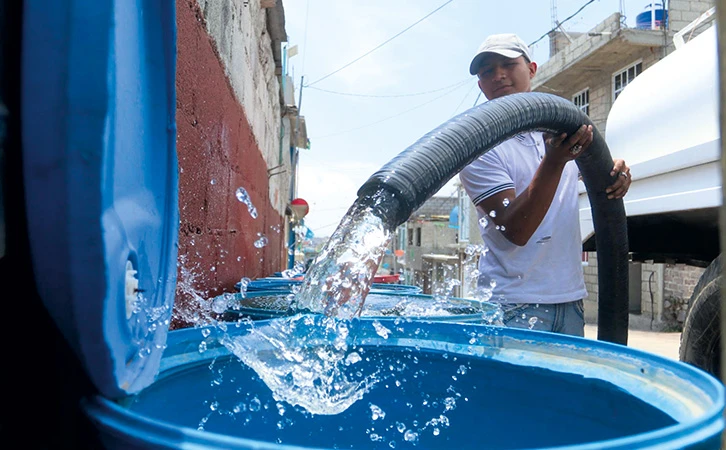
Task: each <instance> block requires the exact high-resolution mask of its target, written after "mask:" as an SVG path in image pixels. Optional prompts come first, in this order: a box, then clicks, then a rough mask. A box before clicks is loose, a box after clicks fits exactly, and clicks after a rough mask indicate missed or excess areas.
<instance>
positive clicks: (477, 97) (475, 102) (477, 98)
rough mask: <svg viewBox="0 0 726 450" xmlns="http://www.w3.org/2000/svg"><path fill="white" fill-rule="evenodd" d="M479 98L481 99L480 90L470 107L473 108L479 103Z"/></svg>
mask: <svg viewBox="0 0 726 450" xmlns="http://www.w3.org/2000/svg"><path fill="white" fill-rule="evenodd" d="M479 97H481V90H480V91H479V94H478V95H477V96H476V100H474V104H473V105H471V107H472V108H473V107H475V106H476V104H477V103H478V102H479Z"/></svg>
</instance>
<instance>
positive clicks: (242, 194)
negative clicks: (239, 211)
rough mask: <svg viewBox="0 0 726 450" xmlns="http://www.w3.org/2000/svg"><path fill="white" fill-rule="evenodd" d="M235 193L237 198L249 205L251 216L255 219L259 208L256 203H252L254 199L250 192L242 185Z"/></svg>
mask: <svg viewBox="0 0 726 450" xmlns="http://www.w3.org/2000/svg"><path fill="white" fill-rule="evenodd" d="M234 195H235V196H236V197H237V200H239V201H240V202H241V203H244V204H245V205H247V212H249V213H250V216H252V218H253V219H256V218H257V208H255V205H253V204H252V199H251V198H250V194H248V193H247V190H246V189H245V188H243V187H241V186H240V187H238V188H237V191H235V193H234Z"/></svg>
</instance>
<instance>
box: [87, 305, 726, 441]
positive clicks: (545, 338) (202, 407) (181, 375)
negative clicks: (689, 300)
mask: <svg viewBox="0 0 726 450" xmlns="http://www.w3.org/2000/svg"><path fill="white" fill-rule="evenodd" d="M324 320H326V319H323V318H322V316H297V317H291V318H282V319H272V320H269V321H260V322H253V323H252V324H251V325H248V326H241V327H239V328H236V327H229V328H228V331H227V332H222V331H220V330H219V329H217V328H214V329H205V330H200V329H185V330H178V331H172V332H171V333H169V341H168V348H167V349H166V352H165V354H164V358H163V360H162V364H161V366H162V368H161V372H160V374H159V378H158V379H157V381H156V382H155V383H154V384H153V385H151V386H150V387H149V388H147V389H145V390H144V391H143V392H141V393H139V394H137V395H134V396H132V397H129V398H127V399H125V400H124V401H122V402H114V401H111V400H109V399H107V398H104V397H100V396H99V397H96V398H93V399H89V401H88V402H87V403H86V405H85V407H86V408H87V410H88V412H89V414H90V415H91V417H92V418H93V420H94V421H95V423H96V424H97V426H98V428H99V430H100V431H101V433H102V435H103V436H104V439H105V440H106V443H107V445H108V447H109V448H119V449H121V448H123V449H129V448H150V447H151V448H214V449H222V448H224V449H252V448H270V449H272V448H274V449H278V448H279V449H293V448H294V449H300V448H324V449H333V448H396V449H416V448H419V449H432V448H456V449H482V448H497V449H499V448H507V449H532V448H538V449H568V450H575V449H583V450H585V449H645V448H658V449H676V448H678V449H686V448H693V449H695V448H699V449H717V448H719V446H720V434H721V431H722V430H723V417H722V414H723V408H724V389H723V386H722V385H721V383H720V382H719V381H718V380H716V379H715V378H713V377H711V376H710V375H709V374H707V373H705V372H703V371H700V370H698V369H696V368H694V367H692V366H689V365H686V364H683V363H680V362H677V361H673V360H670V359H666V358H663V357H659V356H655V355H652V354H649V353H645V352H642V351H638V350H634V349H631V348H628V347H623V346H620V345H617V344H611V343H606V342H601V341H593V340H588V339H584V338H576V337H569V336H564V335H556V334H552V333H543V332H535V331H529V330H518V329H506V328H499V327H492V326H489V325H480V324H460V323H447V322H432V321H419V320H402V319H380V320H379V319H356V320H353V321H350V322H344V323H345V324H346V333H345V334H344V335H345V342H346V345H347V350H346V351H347V352H348V354H347V355H344V356H345V358H344V359H343V360H344V361H346V362H348V361H349V360H350V355H352V354H356V355H358V356H357V357H356V359H354V360H352V361H353V363H350V364H347V363H346V364H341V365H340V369H341V371H343V372H344V374H343V375H344V376H345V377H346V378H345V379H346V380H347V381H350V382H354V383H355V382H360V383H364V382H367V383H368V389H367V390H366V392H365V393H364V394H362V395H361V396H360V398H359V399H358V400H357V401H355V402H354V403H353V404H352V405H350V406H349V407H348V408H347V409H345V410H344V411H342V412H339V413H337V414H313V413H310V412H309V411H308V409H306V408H303V407H301V406H299V405H298V406H293V405H291V404H289V403H287V402H285V401H281V400H280V399H279V398H278V399H276V398H275V396H274V395H273V393H272V391H271V389H270V388H269V387H268V385H267V384H266V383H265V382H263V381H262V379H263V378H261V377H260V376H258V374H257V372H256V371H255V370H252V369H251V368H250V366H248V365H246V364H243V363H242V362H241V361H240V360H239V359H238V357H237V356H236V355H235V354H232V353H231V350H230V348H233V345H234V342H235V340H236V339H243V340H244V339H246V338H247V337H250V336H253V335H252V334H251V333H252V332H253V331H254V332H255V333H258V334H259V333H264V332H265V330H266V329H277V330H283V329H284V330H288V333H289V334H288V338H289V341H290V342H309V343H310V344H309V346H310V351H311V352H316V351H318V349H319V348H324V347H325V345H326V344H327V345H328V346H330V348H332V346H333V343H334V342H335V345H336V348H340V344H341V341H340V336H341V334H336V335H335V336H333V335H330V334H328V333H326V332H323V331H321V330H325V329H328V330H329V329H330V328H329V327H326V326H325V324H324V323H322V321H324ZM339 329H340V328H339V327H338V328H336V330H339ZM382 329H384V330H386V331H385V332H381V330H382ZM220 342H222V343H220ZM254 342H257V343H258V346H257V347H256V348H255V350H254V351H256V352H259V355H265V354H274V352H275V351H276V349H275V348H274V346H275V343H274V340H265V339H257V340H256V341H254ZM230 343H232V345H230ZM202 344H203V347H202ZM301 345H303V346H307V345H308V344H301ZM288 350H289V349H288ZM232 351H234V350H232ZM356 361H357V362H356ZM274 364H276V363H275V362H274V361H273V367H272V368H273V369H274V368H276V367H277V366H275V365H274ZM288 375H289V376H290V377H292V375H290V374H288Z"/></svg>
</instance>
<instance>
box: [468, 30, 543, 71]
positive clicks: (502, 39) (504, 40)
mask: <svg viewBox="0 0 726 450" xmlns="http://www.w3.org/2000/svg"><path fill="white" fill-rule="evenodd" d="M487 53H497V54H500V55H502V56H504V57H507V58H519V57H520V56H524V57H525V58H527V61H530V62H531V61H532V57H531V56H530V55H529V48H527V44H525V43H524V41H523V40H522V39H520V38H519V36H517V35H516V34H511V33H505V34H492V35H491V36H489V37H488V38H486V39H485V40H484V42H482V44H481V45H480V46H479V50H477V52H476V55H475V56H474V59H472V60H471V64H469V73H470V74H472V75H476V74H477V73H478V72H479V66H481V60H482V59H483V58H484V57H485V56H486V54H487Z"/></svg>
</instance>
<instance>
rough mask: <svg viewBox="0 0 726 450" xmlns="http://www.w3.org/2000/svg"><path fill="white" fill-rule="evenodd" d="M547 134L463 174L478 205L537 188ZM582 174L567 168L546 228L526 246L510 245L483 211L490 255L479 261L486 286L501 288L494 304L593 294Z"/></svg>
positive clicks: (508, 144)
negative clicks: (585, 265)
mask: <svg viewBox="0 0 726 450" xmlns="http://www.w3.org/2000/svg"><path fill="white" fill-rule="evenodd" d="M544 152H545V144H544V139H543V137H542V133H541V132H531V133H523V134H520V135H517V136H514V137H513V138H511V139H509V140H507V141H505V142H503V143H501V144H499V145H498V146H496V147H494V148H492V149H491V150H490V151H488V152H487V153H485V154H484V155H482V156H481V157H479V158H478V159H476V160H475V161H474V162H472V163H471V164H469V165H468V166H467V167H465V168H464V169H463V170H462V171H461V172H460V173H459V179H460V180H461V183H462V185H463V186H464V189H466V192H467V194H468V195H469V197H470V198H471V199H472V201H473V202H474V204H475V205H476V204H478V203H479V202H481V201H482V200H484V199H486V198H488V197H491V196H492V195H494V194H497V193H499V192H502V191H504V190H507V189H514V191H515V194H516V195H517V196H518V195H519V194H521V193H522V192H523V191H524V190H525V189H526V188H527V187H528V186H529V184H530V183H531V181H532V178H533V177H534V173H535V171H536V170H537V168H538V167H539V164H540V161H542V158H543V157H544ZM577 179H578V169H577V164H575V162H574V161H570V162H568V163H567V164H566V165H565V168H564V170H563V172H562V177H561V178H560V184H559V185H558V186H557V191H556V192H555V196H554V198H553V200H552V204H551V205H550V209H549V210H548V211H547V214H546V215H545V217H544V219H543V220H542V223H541V224H540V225H539V227H537V230H536V231H535V232H534V234H533V235H532V237H531V238H530V239H529V241H528V242H527V244H526V245H524V246H522V247H520V246H518V245H516V244H513V243H512V242H510V241H509V240H508V239H507V238H506V237H504V235H503V233H502V232H501V231H500V230H497V229H496V224H495V223H494V221H493V220H492V218H491V217H486V219H487V222H488V223H487V225H486V226H482V220H481V218H482V217H484V216H485V213H484V212H483V211H482V210H481V208H477V213H478V215H479V219H480V220H479V231H480V233H481V236H482V238H483V240H484V244H485V245H486V246H487V247H488V248H489V251H488V252H487V253H486V254H485V255H484V256H482V257H480V258H479V272H480V278H479V282H480V284H484V285H486V286H489V281H490V280H494V282H496V286H495V287H494V289H493V292H492V294H493V295H492V298H491V301H496V302H507V303H542V304H554V303H564V302H570V301H575V300H579V299H581V298H584V297H585V296H586V295H587V291H586V290H585V280H584V276H583V273H582V259H581V258H582V240H581V237H580V225H579V211H578V201H577V197H578V192H577Z"/></svg>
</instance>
